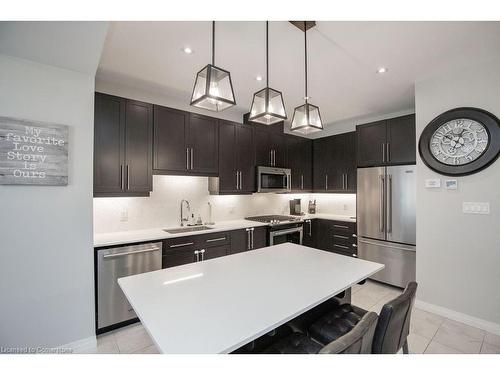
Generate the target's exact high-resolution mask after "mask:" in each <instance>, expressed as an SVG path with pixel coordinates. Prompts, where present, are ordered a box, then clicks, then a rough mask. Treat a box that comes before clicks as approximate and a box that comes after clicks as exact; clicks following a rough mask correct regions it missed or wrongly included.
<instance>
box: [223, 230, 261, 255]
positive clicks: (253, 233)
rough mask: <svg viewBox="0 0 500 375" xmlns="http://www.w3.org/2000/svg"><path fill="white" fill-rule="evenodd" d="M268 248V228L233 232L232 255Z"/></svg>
mask: <svg viewBox="0 0 500 375" xmlns="http://www.w3.org/2000/svg"><path fill="white" fill-rule="evenodd" d="M265 246H267V227H252V228H245V229H238V230H235V231H232V232H231V254H236V253H241V252H243V251H248V250H255V249H259V248H261V247H265Z"/></svg>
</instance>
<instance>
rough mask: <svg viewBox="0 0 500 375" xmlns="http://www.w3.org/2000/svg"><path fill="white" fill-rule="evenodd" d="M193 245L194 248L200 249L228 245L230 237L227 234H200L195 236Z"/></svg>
mask: <svg viewBox="0 0 500 375" xmlns="http://www.w3.org/2000/svg"><path fill="white" fill-rule="evenodd" d="M195 243H196V246H198V247H202V248H203V247H214V246H221V245H229V244H230V243H231V235H230V233H229V232H217V233H210V234H202V235H199V236H197V238H196V241H195Z"/></svg>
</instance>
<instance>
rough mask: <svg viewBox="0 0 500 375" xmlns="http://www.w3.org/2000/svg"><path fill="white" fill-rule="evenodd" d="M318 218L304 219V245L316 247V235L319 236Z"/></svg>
mask: <svg viewBox="0 0 500 375" xmlns="http://www.w3.org/2000/svg"><path fill="white" fill-rule="evenodd" d="M317 226H318V220H317V219H307V220H304V226H303V236H302V244H303V245H304V246H309V247H316V237H317V231H318V229H317Z"/></svg>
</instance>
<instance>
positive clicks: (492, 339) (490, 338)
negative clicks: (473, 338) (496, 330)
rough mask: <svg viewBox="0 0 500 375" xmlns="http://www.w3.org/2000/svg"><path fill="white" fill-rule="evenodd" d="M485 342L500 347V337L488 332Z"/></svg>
mask: <svg viewBox="0 0 500 375" xmlns="http://www.w3.org/2000/svg"><path fill="white" fill-rule="evenodd" d="M484 342H486V343H488V344H491V345H495V346H500V336H498V335H494V334H493V333H489V332H486V336H485V337H484Z"/></svg>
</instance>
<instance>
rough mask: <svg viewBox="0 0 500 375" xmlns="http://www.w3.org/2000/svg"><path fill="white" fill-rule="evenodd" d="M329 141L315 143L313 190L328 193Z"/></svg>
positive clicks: (317, 140) (324, 139) (323, 139)
mask: <svg viewBox="0 0 500 375" xmlns="http://www.w3.org/2000/svg"><path fill="white" fill-rule="evenodd" d="M326 159H327V139H326V138H319V139H315V140H314V141H313V190H314V191H318V192H321V191H326V166H327V163H326Z"/></svg>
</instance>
